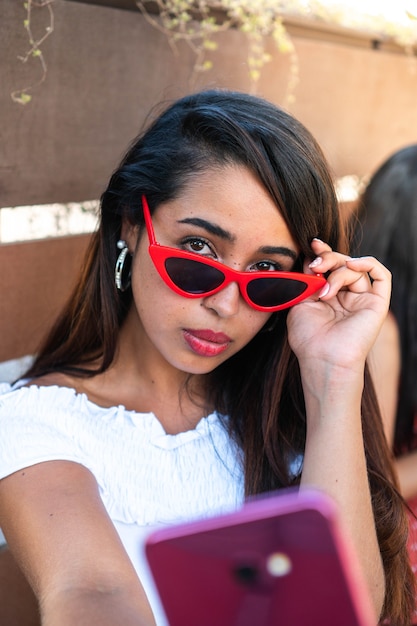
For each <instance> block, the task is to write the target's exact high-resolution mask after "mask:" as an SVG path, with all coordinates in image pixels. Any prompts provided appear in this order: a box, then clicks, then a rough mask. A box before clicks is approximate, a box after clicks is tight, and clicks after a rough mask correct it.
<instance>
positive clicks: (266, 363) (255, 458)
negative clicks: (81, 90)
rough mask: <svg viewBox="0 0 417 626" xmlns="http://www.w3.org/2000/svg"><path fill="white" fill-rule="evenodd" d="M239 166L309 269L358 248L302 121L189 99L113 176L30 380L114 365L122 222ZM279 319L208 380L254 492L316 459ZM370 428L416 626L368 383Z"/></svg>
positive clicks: (217, 100)
mask: <svg viewBox="0 0 417 626" xmlns="http://www.w3.org/2000/svg"><path fill="white" fill-rule="evenodd" d="M227 164H239V165H244V166H246V167H247V168H248V169H249V170H251V171H252V172H253V173H254V174H255V176H256V177H257V178H258V180H259V181H260V182H261V183H262V184H263V185H264V187H265V189H266V190H267V191H268V192H269V194H270V196H271V198H273V200H274V202H275V203H276V205H277V210H279V211H280V213H281V214H282V216H283V218H284V219H285V221H286V223H287V225H288V228H289V230H290V232H291V234H292V236H293V237H294V239H295V241H297V243H298V245H299V247H300V250H301V254H300V258H299V259H298V262H297V266H296V267H297V268H298V269H301V268H302V262H303V258H304V257H305V256H310V254H311V250H310V243H311V240H312V238H313V237H320V238H321V239H322V240H324V241H326V242H328V243H329V244H330V245H331V246H332V247H333V248H335V249H338V250H340V251H342V252H343V251H346V250H347V242H346V240H345V235H344V231H343V229H342V227H341V222H340V218H339V210H338V204H337V200H336V196H335V193H334V188H333V183H332V178H331V174H330V172H329V169H328V166H327V164H326V161H325V159H324V157H323V154H322V152H321V150H320V148H319V146H318V145H317V143H316V141H315V140H314V139H313V137H312V136H311V134H310V133H309V132H308V131H307V129H306V128H305V127H304V126H303V125H302V124H300V123H299V122H298V121H297V120H295V119H294V118H293V117H292V116H290V115H289V114H287V113H286V112H284V111H283V110H281V109H279V108H278V107H276V106H274V105H272V104H270V103H268V102H266V101H265V100H263V99H261V98H257V97H254V96H250V95H246V94H243V93H238V92H230V91H226V90H210V91H205V92H201V93H197V94H194V95H189V96H186V97H184V98H182V99H180V100H178V101H177V102H175V103H174V104H173V105H171V106H170V107H168V108H167V109H166V110H165V111H164V112H163V113H162V114H161V115H160V116H159V117H157V118H156V119H155V120H154V121H153V122H152V123H151V124H150V126H149V128H148V130H146V131H145V132H144V133H143V134H141V135H140V136H139V137H138V138H137V139H136V140H135V141H134V142H133V143H132V145H131V147H130V149H129V151H128V152H127V154H126V156H125V157H124V159H123V161H122V162H121V164H120V166H119V167H118V168H117V169H116V171H115V172H114V173H113V175H112V177H111V179H110V182H109V185H108V187H107V189H106V190H105V192H104V193H103V195H102V198H101V221H100V226H99V230H98V232H97V233H96V234H95V236H94V237H93V240H92V244H91V249H90V251H89V255H88V257H87V259H86V263H85V268H84V272H83V274H82V276H81V277H80V279H79V281H78V284H77V287H76V289H75V291H74V293H73V294H72V296H71V298H70V299H69V301H68V304H67V306H66V307H65V308H64V310H63V312H62V314H61V316H60V317H59V319H58V321H57V323H56V325H55V327H54V328H53V329H52V331H51V333H50V334H49V336H48V337H47V339H46V341H45V343H44V345H43V346H42V348H41V349H40V351H39V355H38V357H37V360H36V361H35V363H34V365H33V367H32V368H31V370H30V371H29V372H28V374H27V375H28V376H32V377H33V376H39V375H42V374H45V373H48V372H51V371H57V370H58V371H62V372H66V373H70V374H73V375H79V376H91V375H94V374H96V373H99V372H101V371H104V370H106V369H107V368H108V367H109V365H110V364H111V362H112V360H113V358H114V353H115V349H116V345H117V339H118V332H119V329H120V327H121V325H122V324H123V321H124V319H125V317H126V314H127V311H128V309H129V306H130V304H131V295H130V293H129V292H128V291H127V292H124V293H120V292H117V290H116V288H115V285H114V266H115V262H116V257H117V254H118V250H117V246H116V243H117V240H118V239H119V237H120V229H121V221H122V218H123V217H125V218H128V219H129V220H130V221H131V222H133V223H136V224H139V225H142V224H143V215H142V207H141V200H140V199H141V196H142V194H145V195H146V197H147V199H148V202H149V206H150V209H151V211H154V210H155V209H156V208H157V207H158V206H159V204H161V203H163V202H166V201H168V200H172V199H174V198H175V197H177V196H178V195H179V194H180V192H181V190H182V189H183V188H184V186H185V185H186V184H187V181H188V180H190V179H192V178H193V177H194V176H195V175H196V174H197V173H198V172H202V171H205V170H206V169H207V168H209V167H217V168H219V166H223V165H227ZM219 171H220V169H219ZM254 218H255V219H256V207H254ZM274 321H275V324H274V328H273V330H272V331H271V332H260V333H258V335H257V336H256V337H255V338H254V339H253V340H252V341H251V342H250V343H249V344H248V345H247V346H246V347H245V348H244V349H243V350H242V351H241V352H239V353H238V354H236V355H234V356H233V357H232V358H231V359H229V360H228V361H227V362H225V363H223V364H222V365H221V366H220V367H219V368H217V369H216V370H215V371H213V372H212V373H211V374H210V375H209V376H208V395H209V398H210V400H211V401H212V402H213V403H214V406H216V408H217V409H218V411H219V412H220V413H223V414H225V415H228V416H229V417H230V421H229V424H230V430H231V434H232V435H233V436H234V437H235V438H236V439H237V440H238V441H239V443H240V444H241V446H242V448H243V450H244V453H245V454H244V457H245V477H246V478H245V480H246V493H247V494H248V495H251V494H257V493H261V492H265V491H268V490H271V489H277V488H281V487H286V486H293V485H297V484H298V483H299V481H300V472H299V471H298V472H297V471H296V472H293V471H291V468H294V461H295V460H297V459H299V458H302V455H303V452H304V445H305V436H306V414H305V406H304V400H303V391H302V386H301V380H300V373H299V368H298V363H297V359H296V358H295V355H294V354H293V353H292V351H291V349H290V347H289V344H288V341H287V330H286V313H285V312H284V313H279V314H275V320H274ZM97 362H98V363H99V365H98V366H95V367H94V368H93V367H92V366H93V364H96V363H97ZM363 431H364V441H365V452H366V458H367V463H368V472H369V477H370V478H369V479H370V486H371V492H372V502H373V507H374V515H375V520H376V527H377V533H378V538H379V542H380V549H381V554H382V558H383V561H384V567H385V575H386V581H387V590H388V592H387V595H386V604H385V608H384V615H388V616H390V617H391V619H392V620H393V623H395V624H396V625H397V626H400V625H403V624H409V615H410V612H411V609H412V604H413V598H414V593H413V576H412V573H411V570H410V568H409V565H408V560H407V553H406V547H405V546H406V535H407V521H406V517H405V513H404V509H403V503H402V500H401V497H400V496H399V495H398V492H397V490H396V489H395V486H394V485H395V479H394V476H393V472H392V466H391V460H390V455H389V451H388V448H387V446H386V443H385V440H384V438H383V435H382V425H381V419H380V415H379V412H378V409H377V403H376V400H375V397H374V394H373V390H372V385H371V382H370V380H369V377H368V375H367V374H366V382H365V391H364V394H363Z"/></svg>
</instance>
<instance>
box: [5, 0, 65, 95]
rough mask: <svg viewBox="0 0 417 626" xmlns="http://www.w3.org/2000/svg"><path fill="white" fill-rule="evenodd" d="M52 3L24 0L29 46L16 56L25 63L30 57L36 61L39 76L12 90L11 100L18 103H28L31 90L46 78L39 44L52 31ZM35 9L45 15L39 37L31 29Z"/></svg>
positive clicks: (24, 23)
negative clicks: (44, 24) (32, 81)
mask: <svg viewBox="0 0 417 626" xmlns="http://www.w3.org/2000/svg"><path fill="white" fill-rule="evenodd" d="M53 3H54V0H26V2H25V3H24V5H23V6H24V9H25V11H26V15H25V19H24V20H23V27H24V28H25V30H26V32H27V36H28V40H29V46H30V47H29V49H28V50H27V52H26V53H25V54H24V55H23V56H18V57H17V58H18V59H19V61H22V63H27V62H28V61H29V60H30V59H31V60H32V59H34V60H36V61H38V62H39V63H40V66H41V76H40V78H39V80H37V81H36V82H34V83H31V84H29V85H27V86H26V87H23V88H22V89H17V90H15V91H12V93H11V97H12V100H13V101H14V102H17V103H18V104H28V103H29V102H30V101H31V99H32V95H31V92H32V91H33V90H34V89H36V88H37V87H39V86H40V85H41V84H42V83H43V82H45V80H46V76H47V73H48V67H47V65H46V61H45V57H44V55H43V52H42V49H41V46H42V45H43V44H44V42H45V41H46V39H47V38H48V37H49V36H50V35H52V33H53V32H54V12H53V10H52V4H53ZM36 9H43V10H45V11H46V16H47V17H46V26H45V30H44V32H43V34H42V35H41V36H40V37H39V38H35V37H34V35H33V29H32V13H33V11H34V10H36Z"/></svg>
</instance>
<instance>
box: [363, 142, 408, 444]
mask: <svg viewBox="0 0 417 626" xmlns="http://www.w3.org/2000/svg"><path fill="white" fill-rule="evenodd" d="M357 218H358V219H357V224H356V230H355V235H354V245H355V249H356V252H357V253H359V254H361V253H366V254H371V255H372V256H375V257H377V258H378V259H379V260H380V261H382V263H384V265H386V266H387V267H388V269H389V270H390V271H391V273H392V278H393V286H392V297H391V311H392V313H393V315H394V317H395V319H396V322H397V324H398V329H399V336H400V344H401V373H400V387H399V391H398V405H397V415H396V422H395V435H394V448H395V453H396V454H401V453H404V452H405V451H408V450H412V449H415V448H417V436H416V433H415V432H414V423H415V420H416V419H417V384H416V381H417V144H415V145H410V146H407V147H405V148H402V149H401V150H398V151H397V152H395V153H394V154H393V155H391V156H390V157H389V158H388V159H387V160H386V161H385V162H384V163H383V164H382V165H381V166H380V167H379V168H378V169H377V170H376V172H375V173H374V174H373V176H372V177H371V179H370V181H369V183H368V185H367V187H366V189H365V191H364V193H363V195H362V197H361V198H360V202H359V207H358V213H357Z"/></svg>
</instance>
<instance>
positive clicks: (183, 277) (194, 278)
mask: <svg viewBox="0 0 417 626" xmlns="http://www.w3.org/2000/svg"><path fill="white" fill-rule="evenodd" d="M165 269H166V271H167V274H168V276H169V277H170V279H171V280H172V282H173V283H175V285H176V286H177V287H179V288H180V289H182V291H185V292H186V293H195V294H200V293H201V294H203V293H208V292H209V291H212V290H213V289H217V287H220V285H221V284H222V283H223V282H224V278H225V277H224V274H223V272H220V271H219V270H218V269H216V268H215V267H211V266H210V265H206V264H205V263H200V261H192V260H191V259H181V258H177V257H170V258H168V259H165Z"/></svg>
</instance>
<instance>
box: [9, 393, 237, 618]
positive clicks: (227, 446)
mask: <svg viewBox="0 0 417 626" xmlns="http://www.w3.org/2000/svg"><path fill="white" fill-rule="evenodd" d="M224 423H225V418H222V417H221V416H220V415H218V414H217V413H212V414H210V415H208V416H207V417H204V418H203V419H201V420H200V422H199V423H198V424H197V426H196V428H195V429H193V430H189V431H186V432H182V433H179V434H177V435H168V434H167V433H166V432H165V431H164V429H163V427H162V425H161V423H160V422H159V421H158V419H157V417H156V416H155V415H154V414H153V413H136V412H134V411H128V410H126V409H125V408H124V407H123V406H115V407H111V408H103V407H100V406H97V405H96V404H94V403H93V402H90V401H89V399H88V398H87V396H86V395H85V394H78V393H76V392H75V390H74V389H70V388H67V387H58V386H51V387H38V386H36V385H32V386H30V387H22V386H21V387H19V385H17V386H14V387H12V386H10V385H9V384H8V383H3V384H0V478H4V477H5V476H8V475H10V474H12V473H13V472H16V471H18V470H20V469H23V468H25V467H28V466H31V465H34V464H36V463H42V462H44V461H52V460H67V461H73V462H76V463H80V464H82V465H83V466H85V467H87V468H88V469H89V470H90V471H91V472H92V474H93V475H94V476H95V478H96V480H97V483H98V487H99V490H100V494H101V498H102V500H103V503H104V505H105V507H106V509H107V511H108V513H109V515H110V517H111V519H112V520H113V523H114V524H115V527H116V529H117V530H118V532H119V535H120V537H121V539H122V541H123V544H124V546H125V548H126V550H127V552H128V554H129V556H130V558H131V560H132V562H133V564H134V566H135V568H136V571H137V573H138V576H139V578H140V580H141V582H142V584H143V586H144V588H145V591H146V593H147V594H148V597H149V601H150V603H151V605H152V607H153V609H154V613H155V617H156V619H157V623H158V626H165V624H166V620H165V617H164V614H163V611H162V609H161V606H160V603H159V599H158V596H157V593H156V591H155V587H154V584H153V580H152V577H151V575H150V572H149V569H148V566H147V562H146V559H145V556H144V551H143V547H144V541H145V538H146V536H147V535H148V534H149V532H151V531H152V530H153V529H155V528H156V527H159V526H161V525H166V524H175V523H180V522H183V521H188V520H192V519H197V518H201V517H207V516H211V515H214V514H216V513H223V512H227V511H231V510H235V509H236V508H238V507H239V506H240V505H241V504H242V503H243V499H244V484H243V483H244V481H243V467H242V455H241V451H240V449H239V448H238V447H237V445H236V444H235V443H234V442H233V441H232V440H231V439H230V437H229V436H228V434H227V431H226V428H225V426H224ZM80 532H82V530H81V529H80Z"/></svg>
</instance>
